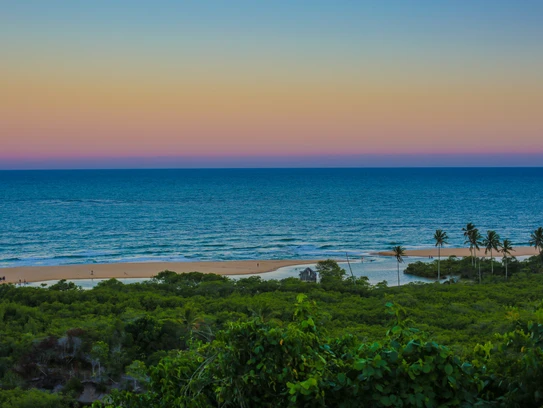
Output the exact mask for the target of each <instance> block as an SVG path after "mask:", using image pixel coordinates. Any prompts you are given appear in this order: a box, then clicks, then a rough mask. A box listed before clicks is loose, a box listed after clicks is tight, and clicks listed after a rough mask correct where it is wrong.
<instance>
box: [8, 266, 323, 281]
mask: <svg viewBox="0 0 543 408" xmlns="http://www.w3.org/2000/svg"><path fill="white" fill-rule="evenodd" d="M317 262H318V260H274V261H217V262H146V263H111V264H81V265H61V266H23V267H16V268H0V276H5V277H6V280H5V282H6V283H18V282H19V279H20V280H21V281H24V280H26V281H27V282H40V281H48V280H60V279H89V278H97V279H104V278H150V277H152V276H155V275H157V274H158V273H159V272H162V271H165V270H169V271H174V272H178V273H183V272H195V271H196V272H202V273H216V274H218V275H247V274H254V273H264V272H272V271H275V270H277V269H279V268H282V267H284V266H293V265H306V264H314V263H317ZM91 271H92V272H93V273H92V275H91Z"/></svg>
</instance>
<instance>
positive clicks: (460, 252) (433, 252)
mask: <svg viewBox="0 0 543 408" xmlns="http://www.w3.org/2000/svg"><path fill="white" fill-rule="evenodd" d="M513 249H514V252H512V253H511V255H513V256H533V255H538V254H539V252H538V251H537V250H536V249H535V248H534V247H515V248H513ZM492 252H493V256H494V257H501V256H502V255H501V253H500V252H499V251H498V253H496V251H492ZM375 254H376V255H384V256H393V255H394V254H393V253H392V251H382V252H376V253H375ZM405 255H406V256H420V257H425V258H428V257H429V256H433V257H434V258H437V248H431V249H413V250H406V251H405ZM452 255H454V256H457V257H459V258H460V257H464V256H470V252H469V248H441V257H442V258H447V257H449V256H452ZM476 255H477V256H478V257H481V258H482V257H485V258H489V257H490V252H488V253H486V254H485V250H484V249H480V250H479V251H477V253H476Z"/></svg>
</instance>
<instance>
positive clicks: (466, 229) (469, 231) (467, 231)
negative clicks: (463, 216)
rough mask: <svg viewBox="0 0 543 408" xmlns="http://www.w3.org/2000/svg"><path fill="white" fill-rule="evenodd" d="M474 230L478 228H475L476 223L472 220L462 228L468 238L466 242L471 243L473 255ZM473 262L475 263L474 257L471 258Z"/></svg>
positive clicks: (470, 251)
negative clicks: (472, 238) (472, 237)
mask: <svg viewBox="0 0 543 408" xmlns="http://www.w3.org/2000/svg"><path fill="white" fill-rule="evenodd" d="M474 230H477V229H476V228H475V225H474V224H473V223H472V222H470V223H468V224H467V225H466V226H465V227H464V228H462V231H464V238H466V240H465V241H464V244H469V253H470V254H471V256H473V245H472V240H471V235H472V234H473V231H474ZM471 264H472V265H473V258H472V259H471Z"/></svg>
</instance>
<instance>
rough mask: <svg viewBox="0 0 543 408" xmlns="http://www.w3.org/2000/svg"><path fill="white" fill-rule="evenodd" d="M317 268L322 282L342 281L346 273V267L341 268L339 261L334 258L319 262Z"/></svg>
mask: <svg viewBox="0 0 543 408" xmlns="http://www.w3.org/2000/svg"><path fill="white" fill-rule="evenodd" d="M316 269H317V272H318V274H319V276H320V281H321V283H322V284H328V283H334V282H337V281H341V280H342V279H343V278H344V277H345V275H346V272H345V269H343V268H340V266H339V265H338V263H337V262H336V261H334V260H332V259H327V260H326V261H320V262H319V263H317V267H316Z"/></svg>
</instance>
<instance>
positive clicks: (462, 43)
mask: <svg viewBox="0 0 543 408" xmlns="http://www.w3.org/2000/svg"><path fill="white" fill-rule="evenodd" d="M542 22H543V2H542V1H537V0H534V1H523V2H519V1H513V0H511V1H484V0H471V1H463V0H456V1H447V2H441V1H326V2H323V1H307V2H294V1H284V2H283V1H274V2H258V1H246V2H240V1H201V2H197V1H189V2H180V1H156V2H154V1H153V2H150V1H146V2H143V1H142V2H139V1H134V0H132V1H115V2H108V1H89V2H74V1H55V0H51V1H23V0H21V1H11V2H8V1H6V2H2V3H0V168H3V169H9V168H96V167H105V168H111V167H221V166H224V167H260V166H262V167H270V166H271V167H273V166H279V167H281V166H311V167H314V166H317V167H318V166H321V165H322V166H389V165H410V166H411V165H453V166H454V165H543V23H542Z"/></svg>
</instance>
